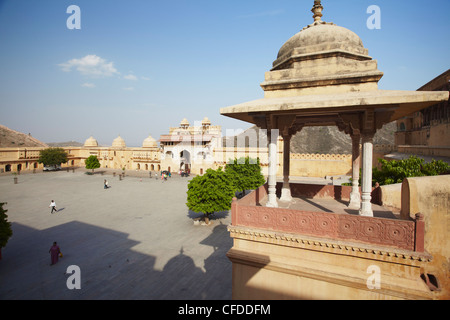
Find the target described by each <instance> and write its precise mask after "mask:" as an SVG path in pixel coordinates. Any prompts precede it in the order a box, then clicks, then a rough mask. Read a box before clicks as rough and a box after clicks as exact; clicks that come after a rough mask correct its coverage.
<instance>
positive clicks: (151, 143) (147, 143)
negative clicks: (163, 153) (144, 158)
mask: <svg viewBox="0 0 450 320" xmlns="http://www.w3.org/2000/svg"><path fill="white" fill-rule="evenodd" d="M157 146H158V145H157V143H156V140H155V139H153V138H152V136H148V137H147V138H146V139H145V140H144V142H143V143H142V148H155V147H157Z"/></svg>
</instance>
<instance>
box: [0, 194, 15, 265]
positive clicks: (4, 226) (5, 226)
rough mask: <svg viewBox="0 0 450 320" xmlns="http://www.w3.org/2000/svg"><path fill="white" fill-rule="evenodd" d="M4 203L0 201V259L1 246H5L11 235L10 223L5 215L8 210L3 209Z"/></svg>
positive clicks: (0, 256) (0, 254)
mask: <svg viewBox="0 0 450 320" xmlns="http://www.w3.org/2000/svg"><path fill="white" fill-rule="evenodd" d="M5 204H6V203H0V260H1V259H2V248H3V247H5V246H6V244H7V243H8V239H9V238H10V237H11V236H12V229H11V223H10V222H8V220H7V219H8V216H7V215H6V212H8V210H5V209H3V205H5Z"/></svg>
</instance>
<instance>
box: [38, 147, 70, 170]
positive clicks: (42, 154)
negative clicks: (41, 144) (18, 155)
mask: <svg viewBox="0 0 450 320" xmlns="http://www.w3.org/2000/svg"><path fill="white" fill-rule="evenodd" d="M67 157H68V154H67V152H66V151H64V149H63V148H47V149H44V150H41V151H39V160H38V162H39V163H43V164H44V166H57V165H60V164H61V163H66V162H67V160H68V159H67Z"/></svg>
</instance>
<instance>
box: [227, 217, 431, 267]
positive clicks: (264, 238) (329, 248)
mask: <svg viewBox="0 0 450 320" xmlns="http://www.w3.org/2000/svg"><path fill="white" fill-rule="evenodd" d="M228 231H229V232H230V236H231V237H232V238H239V239H245V240H251V241H258V242H264V243H270V244H278V245H280V244H281V245H285V246H289V247H294V248H302V249H309V250H315V251H320V252H327V253H331V254H340V255H350V256H356V257H361V258H366V259H374V260H380V261H386V262H393V263H400V264H407V265H413V266H419V265H420V264H421V262H430V261H431V260H432V259H433V257H432V256H431V255H430V254H428V253H426V252H425V253H418V252H415V251H409V250H401V249H395V248H390V247H381V246H375V245H370V244H365V243H364V244H363V243H355V242H350V241H341V240H332V239H326V238H318V237H312V236H306V235H300V234H293V233H280V232H275V231H269V230H262V229H256V228H249V227H240V226H232V225H230V226H228Z"/></svg>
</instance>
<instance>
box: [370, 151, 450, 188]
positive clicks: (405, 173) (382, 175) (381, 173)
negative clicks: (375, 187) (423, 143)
mask: <svg viewBox="0 0 450 320" xmlns="http://www.w3.org/2000/svg"><path fill="white" fill-rule="evenodd" d="M378 162H380V163H381V169H377V168H373V170H372V180H373V181H372V182H373V184H375V183H376V182H378V183H379V184H380V185H386V184H393V183H401V182H402V181H403V180H404V179H405V178H409V177H422V176H437V175H439V174H443V173H446V172H447V171H448V170H449V169H450V166H449V165H448V164H447V163H446V162H444V161H442V160H438V161H436V160H432V161H431V162H429V163H425V160H424V159H422V158H418V157H415V156H411V157H409V158H408V159H403V160H391V161H388V160H384V159H378Z"/></svg>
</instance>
